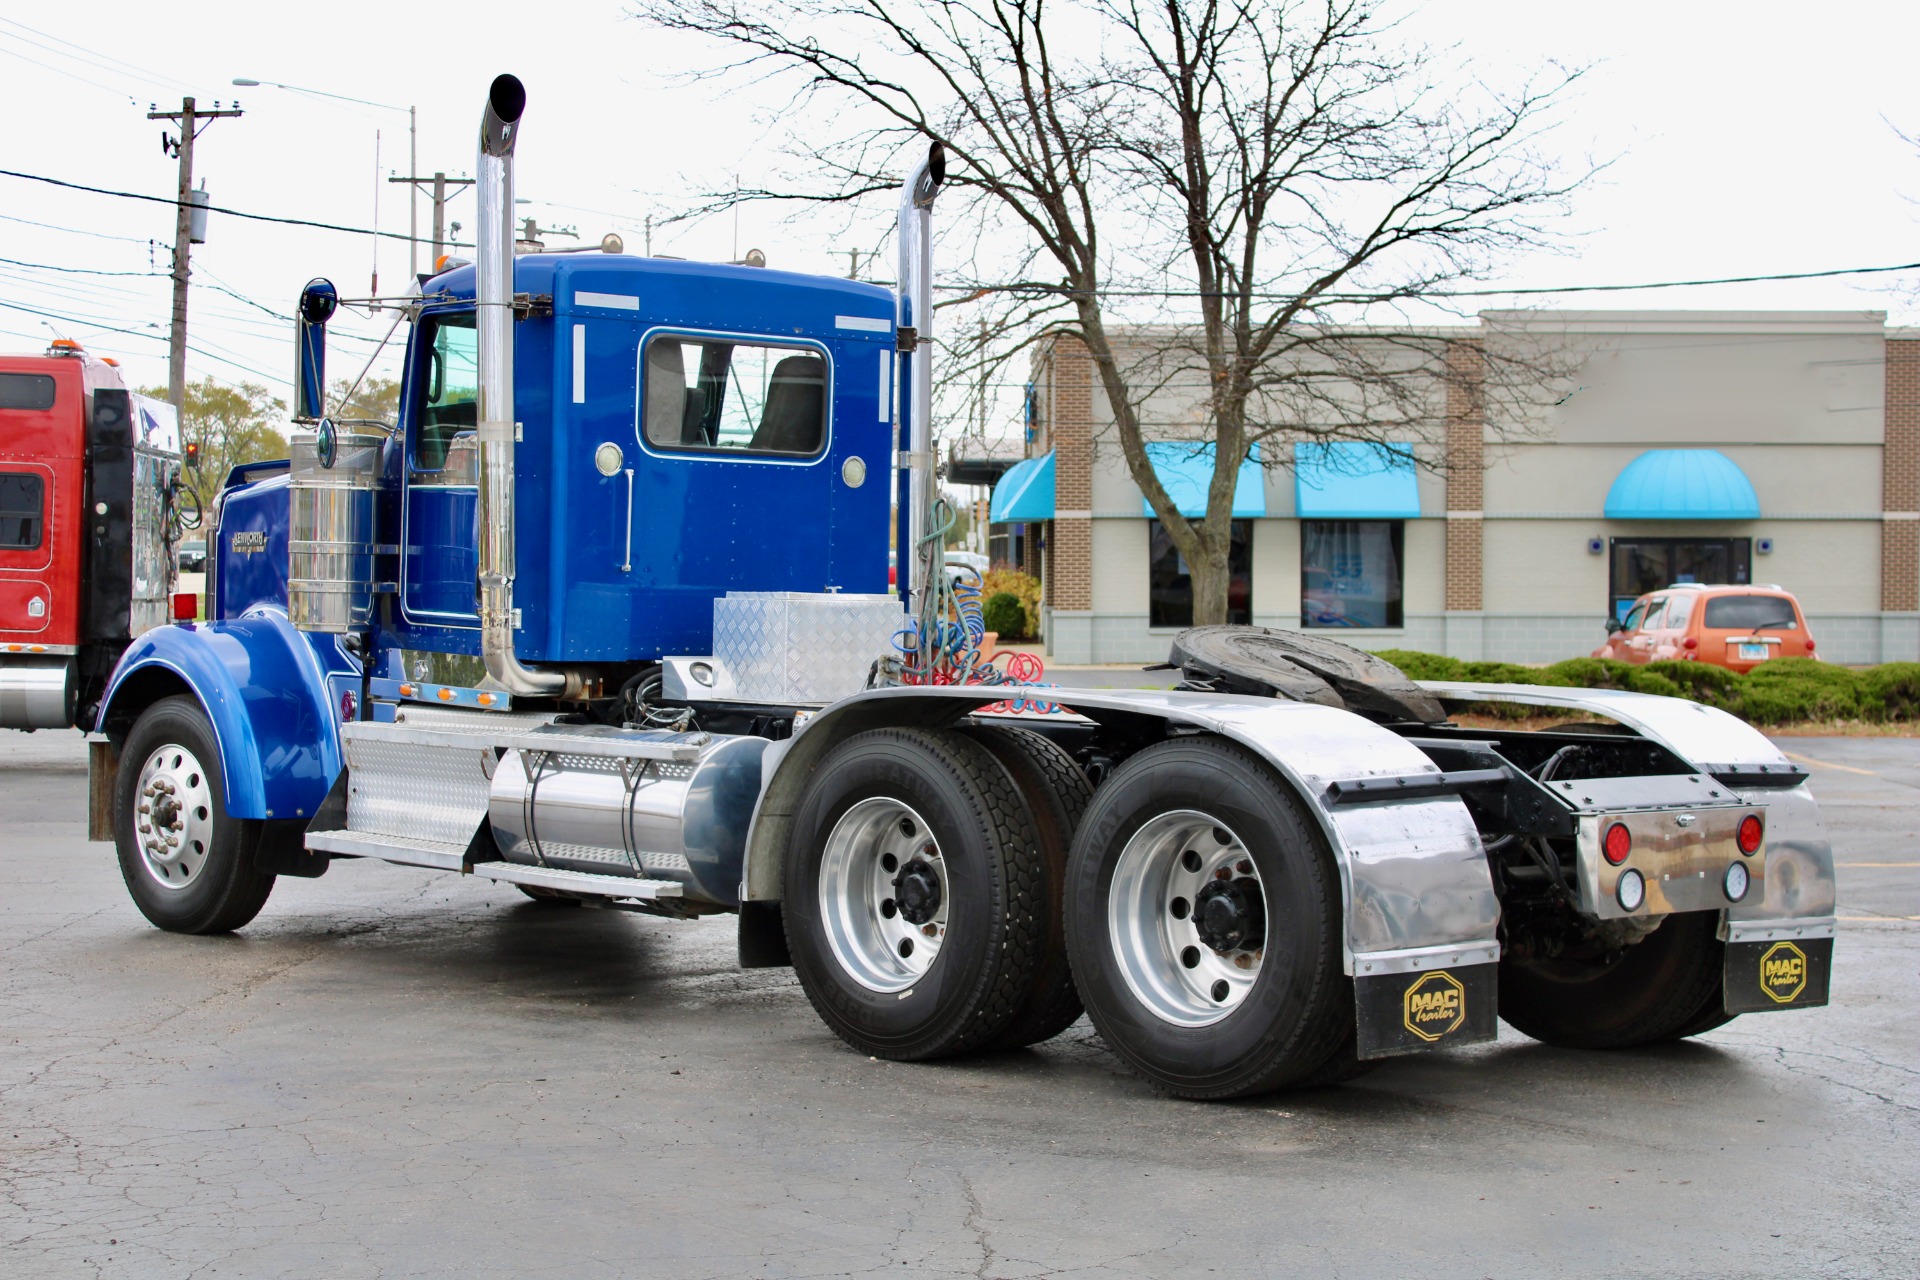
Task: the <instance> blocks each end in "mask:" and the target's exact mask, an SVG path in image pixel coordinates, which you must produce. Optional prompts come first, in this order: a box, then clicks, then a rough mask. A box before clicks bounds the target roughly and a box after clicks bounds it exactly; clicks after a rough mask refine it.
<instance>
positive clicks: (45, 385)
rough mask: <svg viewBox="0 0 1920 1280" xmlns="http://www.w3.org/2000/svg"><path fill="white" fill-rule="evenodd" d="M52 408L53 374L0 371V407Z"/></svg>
mask: <svg viewBox="0 0 1920 1280" xmlns="http://www.w3.org/2000/svg"><path fill="white" fill-rule="evenodd" d="M51 408H53V376H52V375H51V374H45V373H0V409H51Z"/></svg>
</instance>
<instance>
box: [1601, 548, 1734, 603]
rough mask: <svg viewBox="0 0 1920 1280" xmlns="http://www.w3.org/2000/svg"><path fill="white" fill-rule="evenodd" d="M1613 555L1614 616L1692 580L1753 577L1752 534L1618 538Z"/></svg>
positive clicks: (1611, 588)
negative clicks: (1642, 599)
mask: <svg viewBox="0 0 1920 1280" xmlns="http://www.w3.org/2000/svg"><path fill="white" fill-rule="evenodd" d="M1610 550H1611V555H1610V556H1609V557H1608V559H1609V561H1610V564H1609V566H1608V568H1609V572H1608V575H1607V576H1608V578H1609V579H1610V581H1609V583H1608V590H1609V594H1610V596H1611V598H1612V603H1613V616H1614V617H1616V618H1624V617H1626V614H1627V610H1628V609H1629V608H1631V607H1632V606H1633V602H1634V601H1635V600H1638V599H1639V598H1640V597H1641V596H1644V595H1646V594H1647V593H1648V592H1650V591H1659V590H1662V589H1663V588H1666V587H1673V586H1680V585H1683V584H1685V583H1689V582H1698V583H1702V584H1706V585H1715V586H1718V585H1726V586H1736V587H1743V586H1745V585H1747V583H1748V582H1749V581H1751V580H1752V577H1753V574H1752V566H1753V539H1751V538H1614V539H1612V540H1611V546H1610Z"/></svg>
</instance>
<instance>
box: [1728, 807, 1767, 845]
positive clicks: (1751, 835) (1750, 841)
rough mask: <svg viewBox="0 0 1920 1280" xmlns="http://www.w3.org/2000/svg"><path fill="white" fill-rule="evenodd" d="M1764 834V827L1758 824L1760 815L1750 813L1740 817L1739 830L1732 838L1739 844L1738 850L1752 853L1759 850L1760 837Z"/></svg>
mask: <svg viewBox="0 0 1920 1280" xmlns="http://www.w3.org/2000/svg"><path fill="white" fill-rule="evenodd" d="M1765 834H1766V828H1764V827H1762V826H1761V825H1760V815H1759V814H1757V813H1750V814H1748V815H1747V816H1746V817H1744V818H1742V819H1740V830H1739V831H1738V832H1737V833H1735V835H1734V839H1735V840H1736V841H1737V842H1738V843H1739V845H1740V852H1742V853H1754V852H1756V851H1758V850H1759V848H1760V838H1761V837H1762V836H1763V835H1765Z"/></svg>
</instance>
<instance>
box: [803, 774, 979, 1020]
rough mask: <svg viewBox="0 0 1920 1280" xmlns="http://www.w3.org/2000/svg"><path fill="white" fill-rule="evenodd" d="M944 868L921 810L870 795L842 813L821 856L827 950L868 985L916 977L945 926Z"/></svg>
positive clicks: (886, 988)
mask: <svg viewBox="0 0 1920 1280" xmlns="http://www.w3.org/2000/svg"><path fill="white" fill-rule="evenodd" d="M948 896H949V895H948V893H947V869H946V862H945V861H944V859H942V858H941V856H940V846H939V843H938V842H937V841H935V840H934V838H933V834H932V833H931V832H930V831H928V830H927V824H926V822H925V821H924V820H922V819H921V817H920V815H919V814H917V813H915V812H914V811H913V810H912V809H911V808H909V807H907V806H906V805H904V804H902V803H900V802H899V801H898V800H892V799H888V798H886V797H881V796H876V797H874V798H872V799H868V800H862V801H860V802H859V803H858V804H855V805H854V806H853V807H852V808H850V809H848V810H847V811H846V813H844V814H842V815H841V817H840V821H838V822H836V823H835V824H834V826H833V830H832V831H831V832H830V833H828V835H827V844H826V849H825V852H824V853H823V854H822V855H821V859H820V918H821V919H822V920H823V921H825V922H826V932H827V942H828V945H830V946H831V947H832V948H833V955H834V958H835V959H836V960H838V961H839V962H840V966H841V968H843V969H845V970H846V971H847V973H848V974H849V975H851V976H852V978H853V979H854V981H856V982H858V983H859V984H860V985H861V986H863V987H866V988H868V989H869V990H872V991H880V992H889V993H890V992H895V991H904V990H906V989H907V988H908V987H911V986H912V985H913V984H914V983H915V982H917V981H919V980H920V975H922V974H924V973H925V972H926V971H927V969H928V968H929V966H931V965H932V964H933V961H934V957H936V956H938V955H939V954H940V944H941V942H942V941H943V940H944V939H945V937H946V933H947V900H948Z"/></svg>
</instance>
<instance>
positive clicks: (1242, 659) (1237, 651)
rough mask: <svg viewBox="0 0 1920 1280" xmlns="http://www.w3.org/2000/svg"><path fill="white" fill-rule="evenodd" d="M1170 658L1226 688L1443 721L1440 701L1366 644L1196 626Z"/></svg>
mask: <svg viewBox="0 0 1920 1280" xmlns="http://www.w3.org/2000/svg"><path fill="white" fill-rule="evenodd" d="M1167 662H1168V663H1169V664H1170V665H1172V666H1175V667H1178V668H1180V670H1181V671H1182V672H1183V673H1184V674H1185V675H1186V677H1187V679H1189V680H1191V681H1194V682H1195V683H1200V684H1205V685H1207V686H1208V687H1209V688H1212V689H1215V690H1218V691H1219V692H1221V693H1250V694H1255V695H1257V696H1259V697H1265V698H1287V699H1290V700H1291V701H1294V702H1317V703H1320V704H1322V705H1324V706H1330V707H1345V708H1346V709H1347V710H1349V711H1358V712H1361V713H1363V714H1367V715H1371V716H1374V717H1377V718H1381V719H1387V720H1411V721H1415V722H1418V723H1420V724H1437V723H1439V722H1440V721H1442V720H1445V719H1446V718H1447V712H1446V708H1445V707H1444V706H1442V705H1441V703H1440V700H1439V699H1438V698H1436V697H1434V696H1433V695H1432V694H1430V693H1428V692H1427V691H1426V690H1425V689H1422V688H1421V687H1420V686H1419V685H1417V684H1415V683H1414V682H1413V681H1411V680H1409V679H1407V677H1406V676H1405V675H1404V674H1403V673H1402V672H1401V670H1400V668H1398V667H1396V666H1394V665H1393V664H1392V663H1391V662H1388V661H1386V660H1384V659H1382V658H1377V657H1375V656H1374V655H1373V654H1371V653H1368V652H1367V651H1366V650H1364V649H1356V648H1354V647H1353V646H1352V645H1346V644H1341V643H1340V642H1339V641H1338V640H1327V639H1323V638H1321V637H1319V636H1310V635H1304V634H1302V633H1301V632H1298V631H1281V630H1277V629H1275V628H1272V627H1248V626H1217V627H1189V628H1188V629H1187V630H1185V631H1182V632H1181V633H1180V634H1179V635H1177V636H1175V637H1174V638H1173V651H1172V652H1171V653H1170V654H1168V656H1167Z"/></svg>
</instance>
